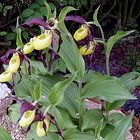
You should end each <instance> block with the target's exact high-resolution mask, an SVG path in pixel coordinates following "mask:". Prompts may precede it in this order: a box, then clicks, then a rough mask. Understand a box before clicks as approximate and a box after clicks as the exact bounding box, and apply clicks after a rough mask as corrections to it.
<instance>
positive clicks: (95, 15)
mask: <svg viewBox="0 0 140 140" xmlns="http://www.w3.org/2000/svg"><path fill="white" fill-rule="evenodd" d="M99 9H100V6H99V7H98V8H97V9H96V10H95V12H94V14H93V23H94V24H95V25H96V26H97V27H100V24H99V21H98V17H97V16H98V12H99Z"/></svg>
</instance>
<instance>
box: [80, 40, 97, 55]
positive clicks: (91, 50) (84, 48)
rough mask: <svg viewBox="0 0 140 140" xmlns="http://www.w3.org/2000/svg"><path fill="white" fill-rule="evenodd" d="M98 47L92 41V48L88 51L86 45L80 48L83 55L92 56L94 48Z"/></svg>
mask: <svg viewBox="0 0 140 140" xmlns="http://www.w3.org/2000/svg"><path fill="white" fill-rule="evenodd" d="M95 46H96V43H95V42H93V41H90V47H89V48H88V49H87V47H86V45H85V46H83V47H81V48H80V53H81V55H83V56H85V55H89V54H92V52H93V49H94V47H95Z"/></svg>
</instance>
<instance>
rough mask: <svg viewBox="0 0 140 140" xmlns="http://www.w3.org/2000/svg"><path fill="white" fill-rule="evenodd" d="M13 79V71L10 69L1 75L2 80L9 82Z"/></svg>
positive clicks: (0, 80)
mask: <svg viewBox="0 0 140 140" xmlns="http://www.w3.org/2000/svg"><path fill="white" fill-rule="evenodd" d="M10 80H12V73H11V72H9V71H5V72H3V73H2V74H1V75H0V82H8V81H10Z"/></svg>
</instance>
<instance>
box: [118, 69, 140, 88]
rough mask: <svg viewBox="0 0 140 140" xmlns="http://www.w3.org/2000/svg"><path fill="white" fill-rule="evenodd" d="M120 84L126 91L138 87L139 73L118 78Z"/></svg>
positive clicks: (131, 73)
mask: <svg viewBox="0 0 140 140" xmlns="http://www.w3.org/2000/svg"><path fill="white" fill-rule="evenodd" d="M120 80H121V82H122V83H123V84H124V85H125V86H126V88H127V89H128V90H130V91H131V90H133V89H134V88H135V87H136V86H139V85H140V73H139V72H130V73H126V74H123V75H122V76H121V77H120Z"/></svg>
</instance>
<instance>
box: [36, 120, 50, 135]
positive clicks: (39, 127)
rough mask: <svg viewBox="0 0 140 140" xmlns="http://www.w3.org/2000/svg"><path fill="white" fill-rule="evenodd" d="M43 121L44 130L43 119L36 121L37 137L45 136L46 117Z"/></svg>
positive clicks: (47, 124)
mask: <svg viewBox="0 0 140 140" xmlns="http://www.w3.org/2000/svg"><path fill="white" fill-rule="evenodd" d="M44 122H45V124H46V130H45V129H44V127H43V121H38V123H37V128H36V134H37V136H38V137H43V136H45V134H46V132H47V131H48V126H49V123H48V120H47V118H45V119H44Z"/></svg>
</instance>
